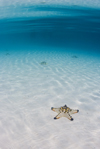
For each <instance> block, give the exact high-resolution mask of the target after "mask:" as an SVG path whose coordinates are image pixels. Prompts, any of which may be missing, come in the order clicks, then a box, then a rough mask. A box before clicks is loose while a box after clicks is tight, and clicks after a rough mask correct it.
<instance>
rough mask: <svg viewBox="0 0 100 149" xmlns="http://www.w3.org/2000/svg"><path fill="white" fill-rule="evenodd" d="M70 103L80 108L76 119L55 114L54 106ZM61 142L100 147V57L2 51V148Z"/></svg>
mask: <svg viewBox="0 0 100 149" xmlns="http://www.w3.org/2000/svg"><path fill="white" fill-rule="evenodd" d="M73 55H76V56H77V57H78V58H72V56H73ZM42 61H46V62H47V65H41V64H40V62H42ZM65 104H66V105H67V106H69V107H70V108H72V109H79V113H77V114H74V115H72V116H73V118H74V121H69V120H68V119H67V118H61V119H58V120H54V119H53V118H54V117H55V116H56V115H57V113H55V112H53V111H51V107H60V106H64V105H65ZM61 148H63V149H74V148H75V149H76V148H77V149H99V148H100V57H99V58H97V57H96V56H92V55H90V56H89V55H82V54H78V53H77V54H76V53H71V52H68V53H67V52H65V51H60V50H59V51H51V52H50V51H37V50H36V51H35V50H34V51H33V52H32V51H29V50H27V51H22V52H21V51H19V52H18V51H15V52H14V51H13V52H11V51H4V52H2V53H0V149H61Z"/></svg>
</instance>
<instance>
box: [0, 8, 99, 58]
mask: <svg viewBox="0 0 100 149" xmlns="http://www.w3.org/2000/svg"><path fill="white" fill-rule="evenodd" d="M8 8H9V9H7V11H6V12H5V14H3V15H4V16H2V17H1V19H0V50H1V51H4V50H9V49H10V50H11V49H12V50H18V49H19V47H20V49H21V48H22V49H23V50H24V48H25V49H27V48H28V49H29V48H30V49H32V50H33V47H34V46H35V47H38V46H40V47H41V46H47V47H56V50H57V47H61V48H62V49H64V50H66V51H71V50H72V51H77V52H82V53H86V54H95V55H97V56H98V55H99V54H100V9H96V8H88V7H79V6H60V5H59V6H46V5H39V6H23V7H22V8H21V7H18V6H17V8H16V7H15V8H12V7H11V8H10V7H8ZM18 8H20V9H18ZM2 12H3V8H2ZM13 14H14V15H13ZM22 14H24V15H22ZM7 15H8V16H7Z"/></svg>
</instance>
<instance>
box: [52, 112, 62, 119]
mask: <svg viewBox="0 0 100 149" xmlns="http://www.w3.org/2000/svg"><path fill="white" fill-rule="evenodd" d="M61 117H62V113H61V112H60V113H59V114H58V115H57V116H55V117H54V119H59V118H61Z"/></svg>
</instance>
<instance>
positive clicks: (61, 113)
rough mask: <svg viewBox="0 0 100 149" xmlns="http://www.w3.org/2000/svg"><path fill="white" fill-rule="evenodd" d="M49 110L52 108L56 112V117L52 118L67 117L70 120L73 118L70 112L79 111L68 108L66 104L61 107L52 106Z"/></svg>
mask: <svg viewBox="0 0 100 149" xmlns="http://www.w3.org/2000/svg"><path fill="white" fill-rule="evenodd" d="M51 110H53V111H55V112H57V113H58V115H57V116H56V117H54V119H59V118H61V117H67V118H68V119H69V120H71V121H73V120H74V119H73V118H72V116H71V114H74V113H78V112H79V110H73V109H70V108H69V107H67V106H66V105H64V106H63V107H60V108H53V107H52V108H51Z"/></svg>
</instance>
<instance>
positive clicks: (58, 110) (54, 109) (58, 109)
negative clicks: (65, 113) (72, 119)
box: [51, 107, 60, 113]
mask: <svg viewBox="0 0 100 149" xmlns="http://www.w3.org/2000/svg"><path fill="white" fill-rule="evenodd" d="M51 110H53V111H54V112H57V113H59V112H60V108H53V107H52V108H51Z"/></svg>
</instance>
